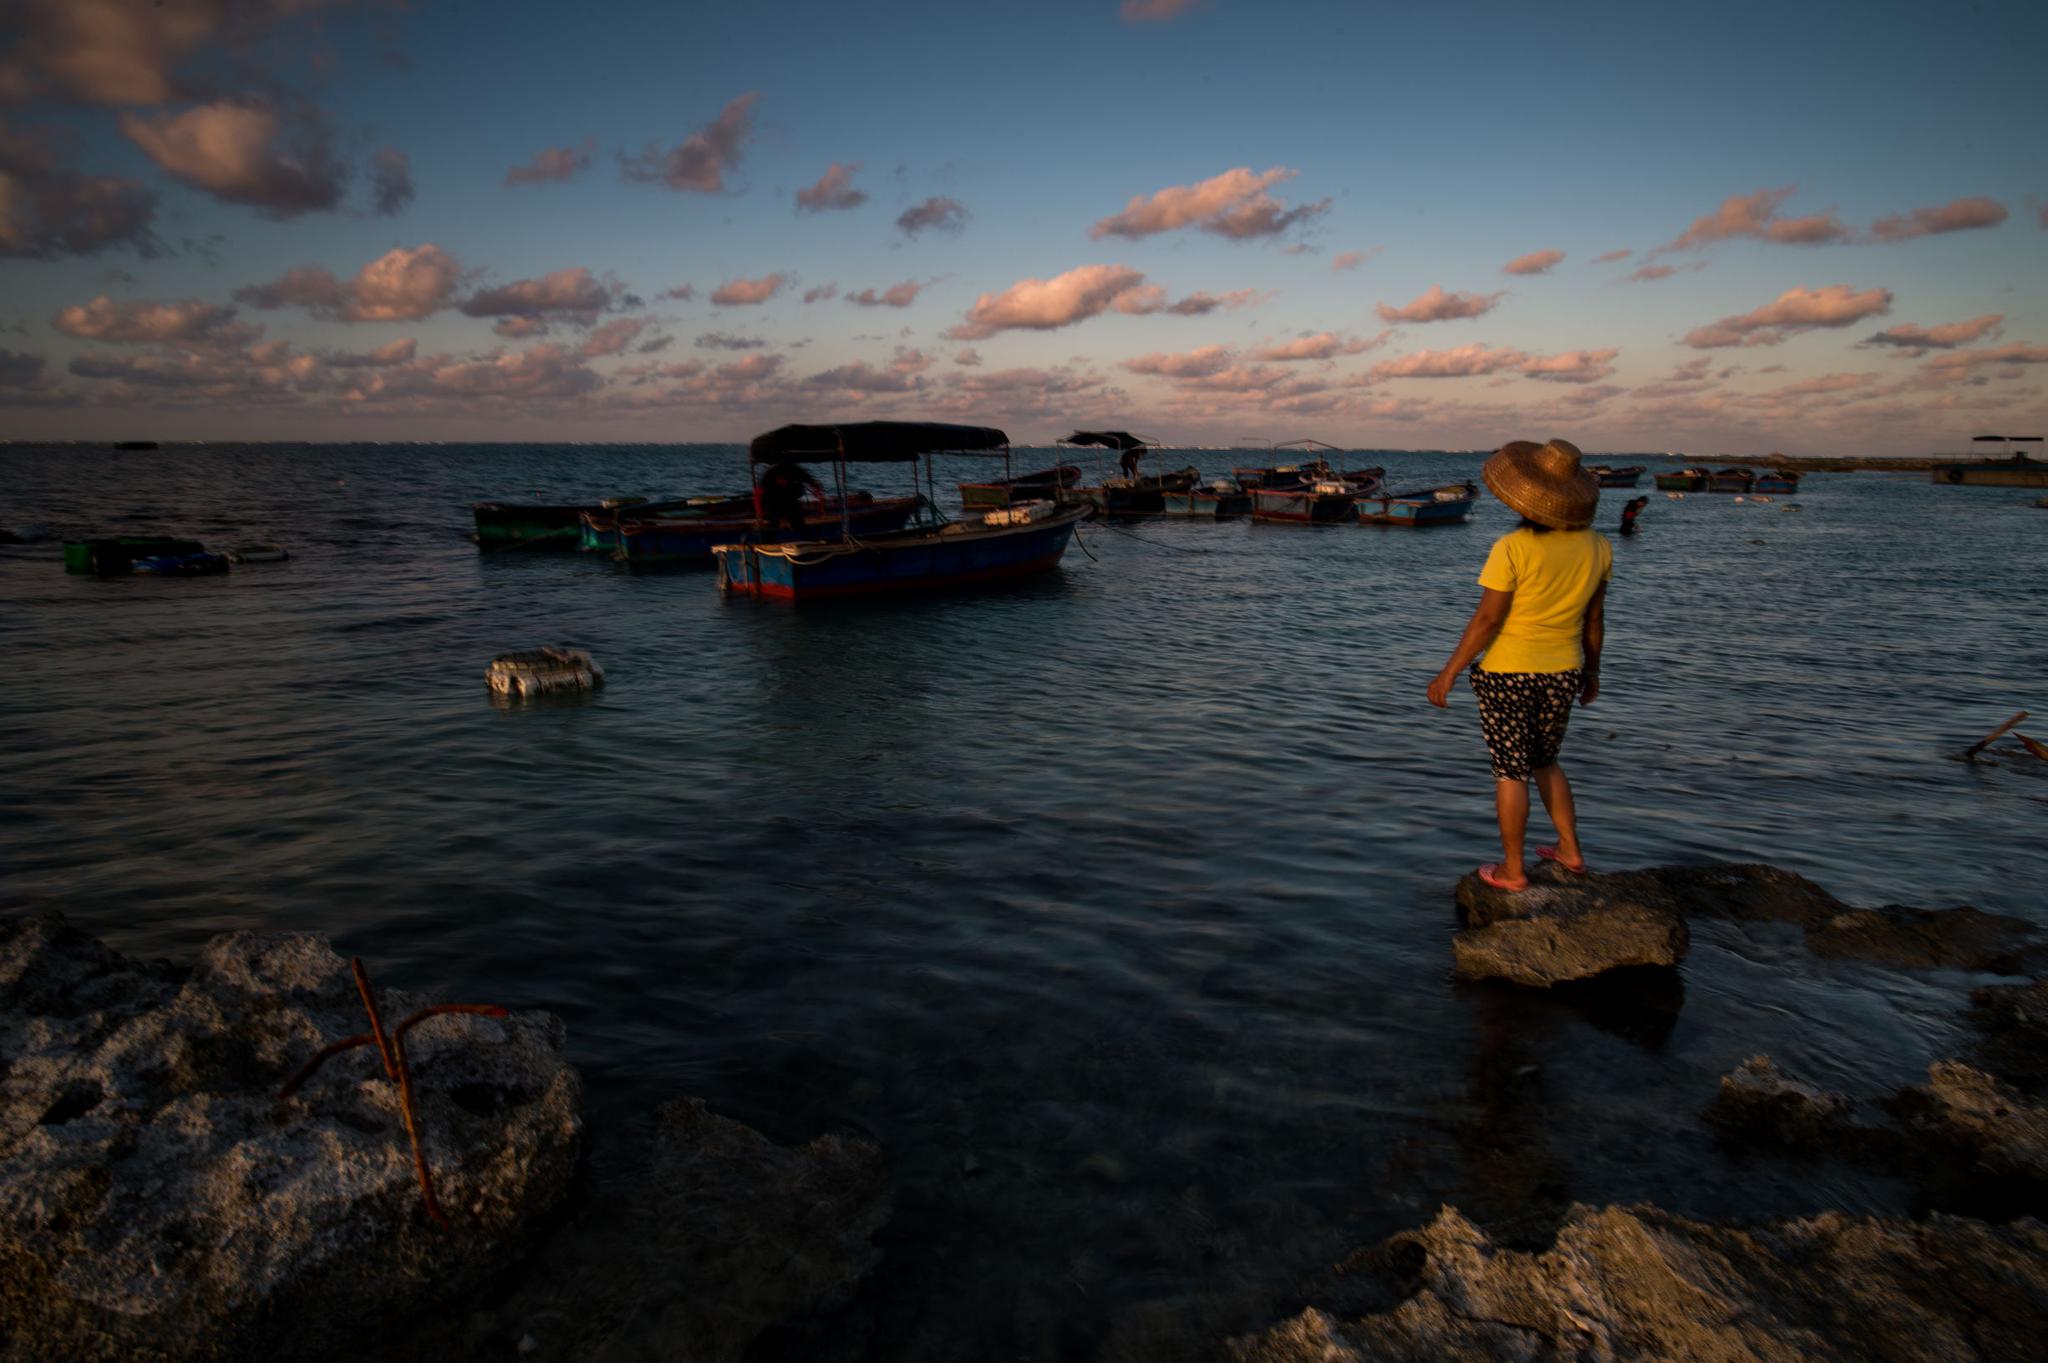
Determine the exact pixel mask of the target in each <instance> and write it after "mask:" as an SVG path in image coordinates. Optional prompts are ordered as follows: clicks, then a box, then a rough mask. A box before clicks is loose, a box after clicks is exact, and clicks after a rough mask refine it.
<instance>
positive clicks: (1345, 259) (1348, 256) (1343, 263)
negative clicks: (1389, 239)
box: [1330, 246, 1381, 274]
mask: <svg viewBox="0 0 2048 1363" xmlns="http://www.w3.org/2000/svg"><path fill="white" fill-rule="evenodd" d="M1380 250H1381V248H1380V247H1378V246H1374V247H1371V248H1370V249H1368V250H1364V251H1339V252H1338V253H1337V254H1336V255H1335V256H1334V257H1332V258H1331V260H1330V273H1331V274H1343V273H1344V272H1345V271H1346V270H1355V269H1357V268H1358V267H1359V266H1361V265H1363V264H1365V262H1366V261H1368V260H1371V259H1372V258H1373V257H1374V256H1376V255H1378V254H1379V253H1380Z"/></svg>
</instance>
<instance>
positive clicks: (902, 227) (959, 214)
mask: <svg viewBox="0 0 2048 1363" xmlns="http://www.w3.org/2000/svg"><path fill="white" fill-rule="evenodd" d="M969 216H971V215H970V214H969V213H968V212H967V209H966V207H965V206H964V205H962V204H960V203H959V202H957V201H955V200H953V199H948V198H945V197H943V196H934V197H932V198H929V199H926V200H925V201H924V202H923V203H921V204H914V205H912V206H911V207H909V208H906V209H904V210H903V211H902V212H901V213H899V214H897V215H896V226H897V229H898V230H899V231H901V232H902V233H903V235H904V236H906V237H914V236H916V235H917V234H918V233H919V232H922V231H924V230H926V229H927V228H931V229H934V230H937V231H940V232H959V231H960V230H961V229H962V228H964V227H966V226H967V219H968V217H969Z"/></svg>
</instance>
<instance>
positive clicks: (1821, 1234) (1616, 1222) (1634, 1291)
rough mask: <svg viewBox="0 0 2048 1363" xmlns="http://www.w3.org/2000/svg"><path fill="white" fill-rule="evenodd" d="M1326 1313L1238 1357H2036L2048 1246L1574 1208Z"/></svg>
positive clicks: (1384, 1258)
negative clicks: (1527, 1239)
mask: <svg viewBox="0 0 2048 1363" xmlns="http://www.w3.org/2000/svg"><path fill="white" fill-rule="evenodd" d="M1322 1287H1323V1288H1324V1290H1325V1291H1326V1292H1327V1293H1328V1296H1327V1298H1326V1299H1325V1300H1326V1301H1327V1302H1328V1303H1329V1304H1327V1305H1321V1306H1311V1307H1309V1308H1308V1309H1306V1310H1303V1311H1301V1312H1300V1313H1299V1314H1296V1315H1294V1316H1292V1317H1291V1318H1289V1319H1287V1320H1285V1321H1282V1322H1281V1323H1279V1324H1278V1325H1275V1326H1273V1327H1272V1328H1271V1329H1268V1330H1266V1331H1264V1332H1263V1333H1260V1334H1256V1335H1249V1336H1244V1337H1240V1338H1238V1339H1235V1340H1232V1341H1230V1342H1229V1343H1228V1344H1227V1345H1226V1347H1225V1350H1224V1355H1225V1356H1226V1357H1228V1358H1232V1359H1237V1360H1241V1363H1310V1361H1311V1360H1313V1363H1349V1361H1350V1360H1358V1361H1359V1363H1363V1361H1364V1360H1373V1361H1374V1363H1465V1361H1467V1360H1470V1361H1472V1363H1477V1361H1478V1360H1514V1361H1515V1363H1553V1361H1554V1363H1565V1361H1566V1360H1573V1361H1574V1363H1576V1360H1581V1359H1617V1360H1626V1359H1718V1360H1727V1361H1728V1363H1736V1361H1737V1360H1749V1361H1753V1363H1805V1361H1806V1360H1840V1363H1932V1360H1936V1359H1963V1358H1982V1359H1994V1358H2029V1357H2033V1356H2034V1355H2035V1353H2036V1351H2037V1349H2038V1347H2039V1344H2040V1339H2041V1336H2042V1334H2043V1333H2044V1332H2048V1229H2044V1228H2043V1227H2042V1226H2041V1224H2040V1223H2039V1222H2035V1221H2018V1222H2014V1223H2011V1224H2009V1225H2002V1226H1993V1225H1987V1224H1985V1223H1983V1222H1980V1221H1969V1220H1964V1219H1961V1218H1956V1217H1947V1216H1933V1217H1929V1218H1928V1219H1927V1220H1925V1221H1907V1220H1903V1219H1897V1218H1877V1217H1850V1216H1845V1215H1842V1214H1839V1213H1834V1212H1829V1213H1824V1214H1822V1215H1820V1216H1816V1217H1813V1218H1811V1219H1807V1220H1798V1221H1780V1222H1773V1223H1769V1224H1765V1225H1759V1226H1755V1227H1749V1228H1742V1227H1734V1226H1720V1225H1712V1224H1706V1223H1702V1222H1698V1221H1691V1220H1687V1219H1686V1218H1684V1217H1681V1216H1676V1215H1673V1214H1672V1213H1669V1212H1665V1211H1660V1210H1658V1209H1656V1208H1653V1207H1631V1208H1623V1207H1606V1208H1600V1209H1595V1208H1590V1207H1583V1206H1581V1207H1574V1208H1573V1209H1572V1211H1571V1213H1570V1215H1569V1216H1567V1218H1566V1219H1565V1221H1564V1223H1563V1225H1562V1226H1560V1227H1559V1229H1558V1231H1557V1235H1556V1238H1555V1240H1554V1241H1553V1243H1552V1244H1551V1246H1550V1248H1548V1249H1546V1250H1543V1251H1541V1252H1527V1251H1519V1250H1509V1249H1503V1248H1500V1247H1499V1246H1496V1245H1495V1244H1494V1243H1493V1242H1492V1241H1491V1240H1490V1239H1489V1238H1488V1237H1487V1236H1486V1235H1485V1234H1484V1233H1483V1232H1482V1231H1480V1230H1479V1229H1478V1228H1477V1227H1475V1226H1474V1225H1473V1224H1472V1223H1471V1222H1469V1221H1467V1220H1466V1219H1465V1218H1464V1217H1463V1216H1461V1215H1459V1214H1458V1212H1456V1211H1455V1210H1453V1209H1451V1208H1448V1207H1447V1208H1445V1209H1444V1210H1443V1211H1442V1212H1441V1213H1439V1214H1438V1216H1437V1218H1436V1220H1435V1221H1433V1222H1431V1223H1430V1224H1429V1225H1427V1226H1425V1227H1423V1228H1422V1229H1420V1230H1415V1231H1409V1232H1404V1233H1403V1234H1400V1235H1396V1236H1394V1237H1392V1238H1391V1239H1389V1240H1387V1241H1385V1242H1384V1243H1382V1244H1381V1245H1379V1246H1378V1247H1376V1248H1374V1249H1371V1250H1367V1251H1364V1252H1363V1253H1361V1254H1359V1255H1356V1256H1354V1257H1353V1258H1352V1259H1351V1260H1348V1261H1347V1262H1346V1263H1344V1264H1342V1265H1340V1266H1339V1267H1338V1268H1337V1270H1336V1271H1335V1272H1334V1273H1332V1274H1330V1275H1329V1276H1328V1278H1327V1279H1326V1280H1325V1282H1324V1283H1323V1284H1322Z"/></svg>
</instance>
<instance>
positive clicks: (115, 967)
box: [0, 914, 582, 1363]
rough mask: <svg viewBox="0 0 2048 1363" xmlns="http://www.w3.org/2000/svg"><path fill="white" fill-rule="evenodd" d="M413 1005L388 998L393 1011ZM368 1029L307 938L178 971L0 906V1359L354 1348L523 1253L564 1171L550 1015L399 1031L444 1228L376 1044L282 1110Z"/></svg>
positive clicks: (270, 941)
mask: <svg viewBox="0 0 2048 1363" xmlns="http://www.w3.org/2000/svg"><path fill="white" fill-rule="evenodd" d="M425 1002H426V1000H424V999H418V998H414V997H412V996H410V995H407V994H404V993H402V992H399V991H395V990H394V991H387V992H385V993H384V994H383V995H382V997H381V998H380V1006H381V1009H382V1011H383V1013H384V1016H385V1019H386V1022H387V1025H390V1024H395V1023H396V1022H397V1021H398V1020H399V1019H400V1018H402V1017H404V1016H406V1015H407V1014H409V1013H410V1012H412V1011H413V1010H414V1009H415V1008H417V1007H419V1006H420V1005H421V1004H422V1003H425ZM364 1030H366V1024H365V1019H364V1015H363V1010H362V1005H361V1002H360V1001H359V999H358V997H357V993H356V989H355V985H354V981H353V978H352V976H351V975H350V972H349V969H348V967H347V965H346V963H345V962H343V960H342V959H341V958H340V957H339V956H337V955H335V954H334V952H333V950H332V949H331V948H330V947H329V946H328V944H327V943H326V941H325V940H324V939H321V938H318V937H314V936H310V935H307V934H298V933H293V934H267V933H254V932H231V933H226V934H224V935H222V936H220V937H216V938H214V939H213V941H212V942H211V943H209V944H208V945H207V947H206V948H205V950H204V951H203V952H202V953H201V955H200V957H199V959H198V961H197V962H196V963H195V964H194V965H193V966H192V967H191V968H190V969H189V970H184V971H179V970H173V969H169V968H167V967H162V966H155V965H146V964H142V963H138V962H135V961H131V960H128V959H126V958H124V957H122V956H120V955H119V954H117V953H115V952H113V951H111V950H109V949H108V948H107V947H105V946H104V945H102V944H101V943H99V942H98V941H96V940H94V939H93V938H91V937H89V936H87V935H86V934H84V933H81V932H78V931H76V930H74V929H72V928H70V927H68V926H67V925H66V924H65V923H64V922H63V920H62V919H61V918H59V917H57V916H56V915H54V914H44V915H37V916H33V917H27V918H11V919H5V920H0V1359H6V1360H10V1363H11V1360H17V1359H19V1360H27V1359H50V1358H65V1359H74V1360H93V1359H110V1360H111V1359H122V1360H129V1359H141V1360H150V1359H168V1358H181V1359H182V1358H203V1359H244V1358H247V1359H256V1358H261V1359H264V1360H266V1361H270V1360H293V1359H316V1358H329V1357H337V1356H349V1357H353V1356H363V1355H364V1354H366V1353H368V1352H373V1349H372V1347H371V1346H372V1345H373V1344H374V1343H375V1342H376V1341H377V1340H379V1339H380V1338H382V1337H385V1336H387V1335H388V1334H389V1333H390V1332H391V1331H393V1330H395V1329H399V1328H402V1327H403V1323H404V1322H406V1321H407V1319H408V1318H409V1317H415V1316H417V1315H419V1314H421V1313H424V1312H428V1311H431V1310H433V1309H435V1308H437V1307H442V1306H445V1305H446V1304H448V1303H451V1302H454V1301H457V1300H460V1299H461V1298H463V1297H464V1296H466V1295H468V1294H469V1293H471V1292H472V1291H473V1290H474V1289H476V1288H477V1287H479V1286H480V1285H481V1284H482V1283H484V1282H485V1281H486V1280H487V1279H489V1278H491V1277H493V1276H495V1275H497V1274H500V1273H502V1272H503V1271H504V1270H505V1269H506V1268H507V1267H508V1266H510V1265H511V1264H513V1263H515V1262H516V1261H517V1258H518V1255H519V1253H520V1252H521V1251H522V1249H523V1248H524V1246H525V1244H526V1242H527V1240H528V1238H529V1236H530V1235H531V1233H532V1232H533V1231H534V1230H535V1229H536V1227H537V1225H538V1224H539V1222H540V1221H541V1220H542V1219H543V1218H544V1217H545V1216H547V1214H548V1213H549V1212H550V1211H552V1210H553V1209H554V1208H555V1207H556V1206H557V1205H558V1204H559V1203H560V1202H561V1201H562V1200H563V1198H564V1197H565V1196H566V1194H567V1193H568V1190H569V1186H570V1181H571V1176H572V1174H573V1172H574V1170H575V1167H576V1161H577V1153H578V1147H579V1140H580V1134H581V1128H582V1120H581V1115H580V1105H581V1084H580V1082H579V1080H578V1078H577V1076H576V1072H575V1071H574V1070H573V1069H571V1068H570V1067H569V1066H568V1065H567V1064H566V1063H565V1062H564V1061H563V1059H562V1054H561V1051H562V1042H563V1027H562V1023H561V1022H560V1020H559V1019H557V1018H555V1017H553V1016H551V1015H549V1014H546V1013H515V1014H513V1015H512V1016H510V1017H509V1018H506V1019H505V1020H503V1021H493V1020H489V1019H485V1018H479V1017H467V1016H448V1017H437V1018H435V1019H433V1020H431V1021H428V1022H425V1023H423V1024H421V1025H420V1026H419V1027H417V1028H415V1029H414V1030H413V1031H412V1032H410V1033H409V1034H408V1036H407V1039H406V1049H407V1053H408V1055H409V1057H410V1067H411V1073H412V1081H413V1087H414V1093H415V1097H416V1102H417V1107H418V1111H419V1116H420V1122H421V1134H422V1138H423V1143H424V1145H425V1148H426V1152H427V1158H428V1161H429V1163H430V1165H431V1166H432V1169H433V1174H434V1180H435V1186H436V1190H437V1192H438V1194H439V1197H440V1201H441V1204H442V1206H443V1207H444V1209H445V1210H446V1212H447V1214H448V1217H449V1219H450V1220H451V1222H452V1223H453V1228H452V1229H451V1230H450V1231H448V1232H445V1233H444V1232H439V1231H436V1230H434V1229H433V1228H432V1227H431V1226H430V1225H429V1224H428V1223H427V1221H426V1220H425V1218H424V1216H423V1214H422V1211H421V1201H420V1192H419V1187H418V1185H417V1183H416V1181H415V1177H414V1171H413V1164H412V1155H411V1150H410V1146H409V1145H408V1143H407V1140H406V1135H405V1126H404V1119H403V1116H402V1114H401V1111H400V1104H399V1097H398V1092H397V1088H396V1086H395V1085H393V1084H392V1083H390V1082H389V1081H388V1080H386V1078H385V1077H384V1074H383V1071H382V1066H381V1063H380V1061H379V1059H378V1056H377V1053H376V1050H375V1048H374V1047H359V1048H357V1049H355V1050H353V1051H349V1052H345V1053H343V1054H340V1055H337V1056H335V1057H333V1058H331V1059H330V1060H329V1061H328V1062H327V1064H326V1066H325V1067H324V1068H323V1069H322V1070H321V1071H320V1073H319V1074H318V1075H316V1076H315V1077H314V1078H313V1079H312V1080H311V1081H310V1082H308V1083H307V1084H306V1085H305V1087H304V1088H303V1089H302V1090H301V1091H300V1092H299V1094H298V1095H297V1097H295V1098H294V1099H293V1100H292V1101H290V1102H287V1103H280V1102H279V1101H278V1100H277V1097H276V1095H277V1092H278V1089H279V1087H280V1086H281V1085H282V1084H283V1083H284V1081H285V1080H286V1079H287V1078H288V1077H289V1076H290V1075H291V1074H293V1073H294V1072H295V1071H296V1070H297V1069H298V1068H299V1067H300V1066H301V1065H303V1064H304V1063H305V1062H306V1061H307V1060H308V1058H310V1057H311V1056H312V1055H313V1054H314V1053H315V1052H316V1051H318V1050H319V1049H320V1048H321V1047H322V1046H324V1045H325V1044H327V1043H328V1042H330V1041H334V1040H338V1039H339V1038H341V1037H344V1036H348V1035H351V1034H355V1033H359V1032H362V1031H364Z"/></svg>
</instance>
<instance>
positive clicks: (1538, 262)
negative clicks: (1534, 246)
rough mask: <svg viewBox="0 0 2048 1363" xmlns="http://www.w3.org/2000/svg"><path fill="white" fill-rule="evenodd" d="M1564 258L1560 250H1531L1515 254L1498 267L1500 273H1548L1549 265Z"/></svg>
mask: <svg viewBox="0 0 2048 1363" xmlns="http://www.w3.org/2000/svg"><path fill="white" fill-rule="evenodd" d="M1563 259H1564V252H1562V251H1531V252H1529V254H1528V255H1526V256H1516V257H1515V258H1514V259H1513V260H1511V261H1509V262H1508V263H1507V264H1505V265H1503V266H1501V267H1500V272H1501V273H1502V274H1549V273H1550V270H1551V267H1552V266H1554V265H1556V264H1557V263H1558V262H1559V261H1561V260H1563Z"/></svg>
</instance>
